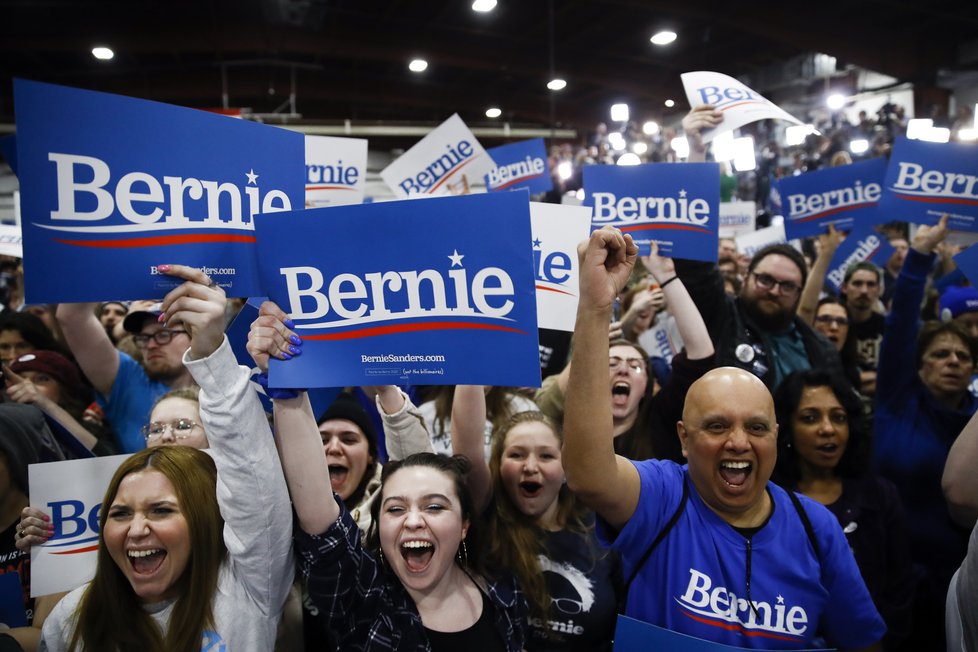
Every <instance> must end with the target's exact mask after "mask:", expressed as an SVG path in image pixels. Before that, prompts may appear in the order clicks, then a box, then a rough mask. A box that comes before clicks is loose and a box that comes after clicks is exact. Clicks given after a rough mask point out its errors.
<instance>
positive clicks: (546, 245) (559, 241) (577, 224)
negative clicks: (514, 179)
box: [530, 202, 591, 331]
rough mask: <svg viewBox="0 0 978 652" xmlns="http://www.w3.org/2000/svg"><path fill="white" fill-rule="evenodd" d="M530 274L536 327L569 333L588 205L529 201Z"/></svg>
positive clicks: (588, 217) (588, 227) (574, 311)
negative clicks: (578, 256) (531, 267)
mask: <svg viewBox="0 0 978 652" xmlns="http://www.w3.org/2000/svg"><path fill="white" fill-rule="evenodd" d="M530 223H531V224H532V225H533V271H534V274H535V276H536V292H537V323H538V324H539V326H540V328H551V329H553V330H558V331H573V330H574V322H575V321H576V319H577V300H578V275H579V269H578V260H577V245H578V244H579V243H580V242H581V241H582V240H586V239H587V238H588V234H589V233H590V231H591V208H590V207H589V206H565V205H560V204H542V203H537V202H530Z"/></svg>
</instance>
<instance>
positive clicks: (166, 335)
mask: <svg viewBox="0 0 978 652" xmlns="http://www.w3.org/2000/svg"><path fill="white" fill-rule="evenodd" d="M181 333H182V334H184V335H186V334H187V331H176V330H170V329H169V328H163V329H161V330H158V331H156V332H155V333H153V334H152V335H147V334H146V333H139V334H137V335H133V336H132V341H133V342H135V343H136V346H138V347H139V348H141V349H145V348H146V347H147V346H148V345H149V340H150V338H152V339H153V341H154V342H156V343H157V344H159V345H160V346H163V345H164V344H169V343H170V340H172V339H173V336H174V335H180V334H181Z"/></svg>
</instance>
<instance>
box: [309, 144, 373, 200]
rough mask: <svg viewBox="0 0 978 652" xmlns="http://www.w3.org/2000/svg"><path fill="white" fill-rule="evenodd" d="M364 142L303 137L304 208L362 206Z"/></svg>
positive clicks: (365, 169)
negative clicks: (304, 143) (304, 153)
mask: <svg viewBox="0 0 978 652" xmlns="http://www.w3.org/2000/svg"><path fill="white" fill-rule="evenodd" d="M366 177H367V141H366V140H364V139H362V138H333V137H332V136H306V208H321V207H323V206H343V205H346V204H362V203H363V188H364V182H365V179H366Z"/></svg>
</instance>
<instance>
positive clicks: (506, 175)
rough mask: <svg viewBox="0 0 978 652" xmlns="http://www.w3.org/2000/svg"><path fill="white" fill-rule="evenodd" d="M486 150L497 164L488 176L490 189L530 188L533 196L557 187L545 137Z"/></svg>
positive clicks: (487, 186) (487, 182) (488, 187)
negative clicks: (548, 161) (551, 173)
mask: <svg viewBox="0 0 978 652" xmlns="http://www.w3.org/2000/svg"><path fill="white" fill-rule="evenodd" d="M486 151H487V152H488V153H489V156H491V157H492V160H493V161H495V163H496V167H495V168H493V169H492V170H490V171H489V174H487V175H486V176H485V180H486V189H487V190H488V191H489V192H494V191H497V190H518V189H520V188H526V189H527V190H529V191H530V194H531V195H535V194H537V193H541V192H547V191H548V190H550V189H551V188H553V185H554V183H553V179H551V178H550V166H548V165H547V148H546V147H545V146H544V144H543V138H534V139H532V140H523V141H520V142H518V143H510V144H508V145H501V146H500V147H493V148H492V149H490V150H486Z"/></svg>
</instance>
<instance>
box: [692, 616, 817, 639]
mask: <svg viewBox="0 0 978 652" xmlns="http://www.w3.org/2000/svg"><path fill="white" fill-rule="evenodd" d="M681 611H682V614H683V615H684V616H688V617H689V618H692V619H693V620H695V621H696V622H700V623H703V624H704V625H710V626H712V627H719V628H720V629H728V630H730V631H733V632H740V633H741V634H743V635H745V636H763V637H764V638H775V639H778V640H779V641H794V642H798V640H799V639H798V637H792V636H779V635H777V634H771V633H770V632H761V631H757V630H754V629H747V628H746V627H744V626H742V625H740V624H738V623H725V622H717V621H715V620H711V619H709V618H704V617H702V616H697V615H695V614H691V613H689V612H688V611H686V610H685V609H683V610H681Z"/></svg>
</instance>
